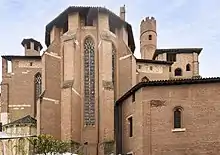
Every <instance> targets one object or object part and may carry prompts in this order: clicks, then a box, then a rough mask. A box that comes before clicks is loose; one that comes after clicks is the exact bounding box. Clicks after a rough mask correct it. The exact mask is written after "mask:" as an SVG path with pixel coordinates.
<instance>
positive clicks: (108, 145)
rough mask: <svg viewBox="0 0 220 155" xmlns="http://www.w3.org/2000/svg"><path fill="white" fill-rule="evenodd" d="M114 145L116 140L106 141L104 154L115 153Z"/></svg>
mask: <svg viewBox="0 0 220 155" xmlns="http://www.w3.org/2000/svg"><path fill="white" fill-rule="evenodd" d="M114 144H115V141H114V140H109V141H105V142H104V143H103V145H104V154H110V153H114V149H115V145H114Z"/></svg>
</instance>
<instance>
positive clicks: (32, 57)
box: [2, 55, 41, 61]
mask: <svg viewBox="0 0 220 155" xmlns="http://www.w3.org/2000/svg"><path fill="white" fill-rule="evenodd" d="M2 58H4V59H6V60H8V61H11V60H12V59H41V56H26V55H2Z"/></svg>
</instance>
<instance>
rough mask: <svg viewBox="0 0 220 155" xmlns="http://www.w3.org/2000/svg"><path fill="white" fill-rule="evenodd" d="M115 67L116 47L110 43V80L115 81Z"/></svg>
mask: <svg viewBox="0 0 220 155" xmlns="http://www.w3.org/2000/svg"><path fill="white" fill-rule="evenodd" d="M115 68H116V48H115V45H114V44H112V82H113V84H114V82H115Z"/></svg>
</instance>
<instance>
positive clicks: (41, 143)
mask: <svg viewBox="0 0 220 155" xmlns="http://www.w3.org/2000/svg"><path fill="white" fill-rule="evenodd" d="M29 141H30V144H31V146H32V148H33V153H34V154H47V153H51V154H52V153H65V152H75V151H76V150H77V149H78V148H79V147H80V144H79V143H76V142H74V141H61V140H57V139H55V138H54V137H52V136H50V135H39V136H38V137H34V138H29Z"/></svg>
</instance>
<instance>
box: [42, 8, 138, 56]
mask: <svg viewBox="0 0 220 155" xmlns="http://www.w3.org/2000/svg"><path fill="white" fill-rule="evenodd" d="M74 12H79V14H80V15H83V16H86V17H88V18H94V15H96V14H97V12H102V13H107V14H109V24H110V27H116V28H120V27H122V26H123V25H124V26H125V28H126V29H127V31H128V45H129V47H130V48H131V51H132V52H134V50H135V42H134V37H133V32H132V27H131V25H130V24H129V23H127V22H126V21H123V20H122V19H121V18H120V17H119V16H117V15H116V14H115V13H113V12H111V11H110V10H108V9H107V8H104V7H88V6H70V7H68V8H67V9H66V10H64V11H63V12H62V13H60V14H59V15H58V16H57V17H56V18H55V19H54V20H53V21H51V22H50V23H49V24H48V25H47V26H46V34H45V43H46V45H47V46H49V45H50V31H51V30H52V28H53V26H54V25H56V26H57V27H62V26H63V24H64V23H65V22H66V21H67V19H68V14H71V13H74Z"/></svg>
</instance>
